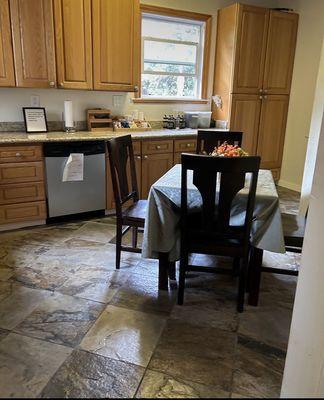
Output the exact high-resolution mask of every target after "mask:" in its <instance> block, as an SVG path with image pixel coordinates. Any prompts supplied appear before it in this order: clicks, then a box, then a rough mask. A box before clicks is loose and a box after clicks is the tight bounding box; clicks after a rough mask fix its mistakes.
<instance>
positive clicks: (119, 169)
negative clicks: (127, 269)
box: [107, 135, 147, 269]
mask: <svg viewBox="0 0 324 400" xmlns="http://www.w3.org/2000/svg"><path fill="white" fill-rule="evenodd" d="M107 146H108V152H109V162H110V170H111V180H112V185H113V191H114V199H115V208H116V217H117V227H116V268H117V269H119V268H120V256H121V251H130V252H132V253H140V252H141V249H140V248H138V247H137V235H138V229H139V228H144V224H145V215H146V205H147V201H146V200H139V193H138V187H137V179H136V168H135V159H134V152H133V145H132V137H131V135H127V136H121V137H118V138H114V139H111V140H109V141H108V142H107ZM129 201H132V202H133V204H132V205H131V206H129V207H127V208H124V209H123V206H124V205H125V203H126V202H129ZM123 226H125V227H126V228H124V229H123ZM130 228H132V247H129V246H123V245H122V238H123V235H124V234H125V233H126V232H128V231H129V229H130Z"/></svg>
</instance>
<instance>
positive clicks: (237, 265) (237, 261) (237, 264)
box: [233, 257, 241, 276]
mask: <svg viewBox="0 0 324 400" xmlns="http://www.w3.org/2000/svg"><path fill="white" fill-rule="evenodd" d="M240 261H241V260H240V259H239V257H235V258H234V260H233V276H237V275H238V272H239V270H240Z"/></svg>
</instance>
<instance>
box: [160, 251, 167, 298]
mask: <svg viewBox="0 0 324 400" xmlns="http://www.w3.org/2000/svg"><path fill="white" fill-rule="evenodd" d="M168 274H169V254H168V253H159V290H168V288H169V279H168Z"/></svg>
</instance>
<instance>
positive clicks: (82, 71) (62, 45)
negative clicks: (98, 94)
mask: <svg viewBox="0 0 324 400" xmlns="http://www.w3.org/2000/svg"><path fill="white" fill-rule="evenodd" d="M54 22H55V44H56V68H57V82H58V87H59V88H66V89H92V87H93V86H92V33H91V1H90V0H54Z"/></svg>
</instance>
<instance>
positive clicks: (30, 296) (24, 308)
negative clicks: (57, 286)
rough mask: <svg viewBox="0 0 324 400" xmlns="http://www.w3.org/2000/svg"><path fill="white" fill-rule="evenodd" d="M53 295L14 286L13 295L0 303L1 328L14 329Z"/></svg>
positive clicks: (43, 291)
mask: <svg viewBox="0 0 324 400" xmlns="http://www.w3.org/2000/svg"><path fill="white" fill-rule="evenodd" d="M50 295H51V293H50V292H49V291H46V290H38V289H31V288H27V287H24V286H21V285H13V287H12V293H11V294H10V296H8V297H6V298H5V299H4V300H2V301H1V302H0V327H1V328H5V329H14V328H15V327H16V326H17V325H18V324H19V323H20V322H22V321H23V320H24V319H25V318H26V317H27V316H28V315H29V314H30V313H31V312H32V311H33V310H34V309H35V308H36V307H37V306H38V305H39V304H40V303H42V302H43V301H44V300H45V299H46V298H47V297H49V296H50Z"/></svg>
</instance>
